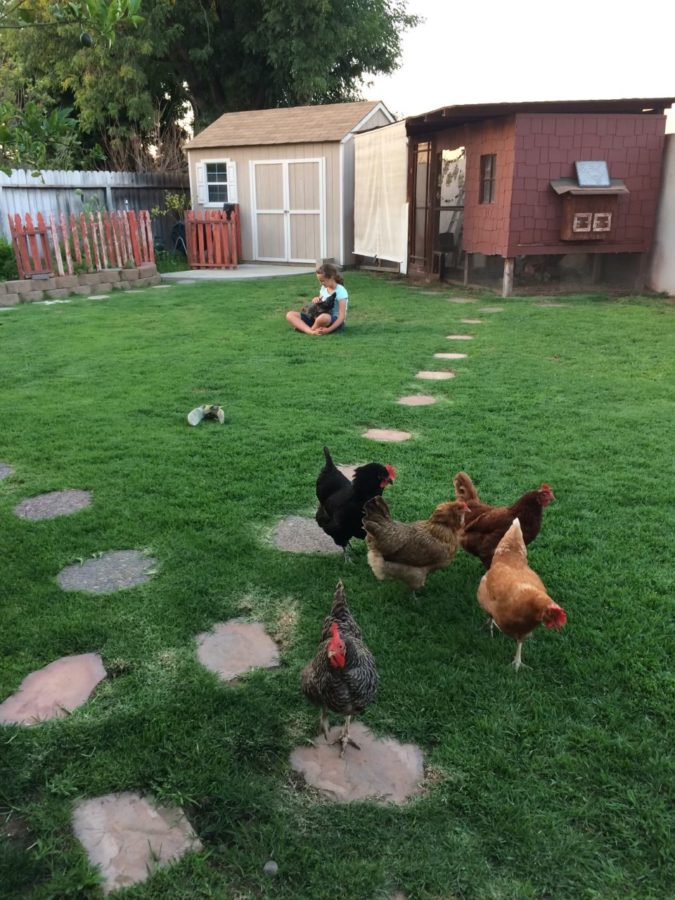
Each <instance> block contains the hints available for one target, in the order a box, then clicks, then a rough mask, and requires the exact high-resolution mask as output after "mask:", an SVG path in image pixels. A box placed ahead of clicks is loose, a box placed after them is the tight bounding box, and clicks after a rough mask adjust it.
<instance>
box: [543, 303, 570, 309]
mask: <svg viewBox="0 0 675 900" xmlns="http://www.w3.org/2000/svg"><path fill="white" fill-rule="evenodd" d="M534 305H535V306H539V307H540V308H541V309H566V308H567V307H568V306H569V304H568V303H546V302H544V303H535V304H534Z"/></svg>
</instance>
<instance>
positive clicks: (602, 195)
mask: <svg viewBox="0 0 675 900" xmlns="http://www.w3.org/2000/svg"><path fill="white" fill-rule="evenodd" d="M575 169H576V178H557V179H555V180H554V181H552V182H551V187H552V188H553V190H554V191H555V192H556V194H558V196H560V197H562V215H561V225H560V239H561V240H563V241H603V240H607V238H610V237H613V233H614V229H615V227H616V212H617V209H618V205H619V197H620V195H621V194H627V193H628V188H627V187H626V186H625V184H624V183H623V181H621V180H620V179H619V178H610V177H609V171H608V169H607V163H606V162H603V161H601V160H597V161H596V160H592V161H579V162H576V163H575Z"/></svg>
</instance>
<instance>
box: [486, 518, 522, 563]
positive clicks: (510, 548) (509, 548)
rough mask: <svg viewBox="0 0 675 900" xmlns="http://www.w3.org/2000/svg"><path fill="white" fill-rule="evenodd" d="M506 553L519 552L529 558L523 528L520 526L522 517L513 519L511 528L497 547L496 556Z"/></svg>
mask: <svg viewBox="0 0 675 900" xmlns="http://www.w3.org/2000/svg"><path fill="white" fill-rule="evenodd" d="M504 553H518V554H519V555H520V556H522V557H523V559H527V547H526V546H525V539H524V538H523V529H522V528H521V527H520V519H518V518H516V519H514V520H513V522H512V523H511V526H510V527H509V530H508V531H507V532H506V534H505V535H504V537H503V538H502V539H501V540H500V542H499V543H498V544H497V547H496V548H495V552H494V555H495V557H496V556H501V555H502V554H504Z"/></svg>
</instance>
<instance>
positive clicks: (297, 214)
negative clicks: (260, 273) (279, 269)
mask: <svg viewBox="0 0 675 900" xmlns="http://www.w3.org/2000/svg"><path fill="white" fill-rule="evenodd" d="M251 186H252V194H253V196H252V208H253V256H254V259H258V260H261V261H265V262H298V263H315V262H316V261H317V260H318V259H322V258H323V257H324V256H325V255H326V246H325V245H326V238H325V195H326V190H325V165H324V160H323V159H284V160H252V161H251Z"/></svg>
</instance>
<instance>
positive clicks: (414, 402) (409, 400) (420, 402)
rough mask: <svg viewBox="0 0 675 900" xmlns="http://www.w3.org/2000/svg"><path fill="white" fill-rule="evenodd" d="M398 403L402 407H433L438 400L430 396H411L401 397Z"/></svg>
mask: <svg viewBox="0 0 675 900" xmlns="http://www.w3.org/2000/svg"><path fill="white" fill-rule="evenodd" d="M396 402H397V403H400V404H401V406H431V404H432V403H435V402H436V398H435V397H432V396H430V395H429V394H411V395H410V396H409V397H400V398H399V399H398V400H397V401H396Z"/></svg>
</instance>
